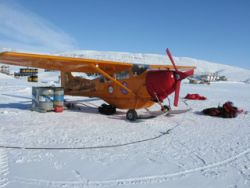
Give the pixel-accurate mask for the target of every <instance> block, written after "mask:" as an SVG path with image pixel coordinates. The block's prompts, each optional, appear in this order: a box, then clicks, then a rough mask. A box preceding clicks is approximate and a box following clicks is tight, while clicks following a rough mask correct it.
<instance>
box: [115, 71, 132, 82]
mask: <svg viewBox="0 0 250 188" xmlns="http://www.w3.org/2000/svg"><path fill="white" fill-rule="evenodd" d="M115 78H116V79H117V80H124V79H128V78H129V71H122V72H118V73H115Z"/></svg>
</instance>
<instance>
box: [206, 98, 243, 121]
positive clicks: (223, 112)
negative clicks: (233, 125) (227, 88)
mask: <svg viewBox="0 0 250 188" xmlns="http://www.w3.org/2000/svg"><path fill="white" fill-rule="evenodd" d="M202 112H203V114H205V115H209V116H217V117H222V118H235V117H237V115H238V114H240V113H242V112H243V110H239V109H238V108H237V107H235V106H234V105H233V103H232V102H231V101H228V102H225V103H224V104H223V106H218V107H217V108H207V109H204V110H203V111H202Z"/></svg>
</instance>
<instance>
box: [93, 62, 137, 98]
mask: <svg viewBox="0 0 250 188" xmlns="http://www.w3.org/2000/svg"><path fill="white" fill-rule="evenodd" d="M92 66H93V68H94V69H96V71H97V72H98V73H100V74H102V75H103V76H104V77H106V78H108V79H110V80H112V81H113V82H114V83H115V84H117V85H118V86H120V87H121V88H123V89H125V90H126V91H127V92H129V93H131V94H132V95H134V96H135V93H134V92H133V91H131V90H130V89H129V88H127V87H126V86H124V85H123V84H122V83H121V82H119V81H118V80H116V79H114V78H113V77H112V76H110V75H109V74H108V73H106V72H105V71H103V70H102V69H100V68H99V67H98V65H96V66H94V65H92Z"/></svg>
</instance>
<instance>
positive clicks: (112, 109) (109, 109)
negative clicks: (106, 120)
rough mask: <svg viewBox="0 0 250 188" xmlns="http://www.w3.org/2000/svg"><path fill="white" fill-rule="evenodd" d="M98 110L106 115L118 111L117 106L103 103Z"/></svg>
mask: <svg viewBox="0 0 250 188" xmlns="http://www.w3.org/2000/svg"><path fill="white" fill-rule="evenodd" d="M98 111H99V112H100V113H101V114H104V115H113V114H115V113H116V108H115V107H114V106H112V105H108V104H102V105H101V106H100V107H98Z"/></svg>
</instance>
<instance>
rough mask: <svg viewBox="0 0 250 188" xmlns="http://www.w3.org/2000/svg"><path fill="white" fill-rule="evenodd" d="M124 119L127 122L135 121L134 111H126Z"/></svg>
mask: <svg viewBox="0 0 250 188" xmlns="http://www.w3.org/2000/svg"><path fill="white" fill-rule="evenodd" d="M126 118H127V120H129V121H135V120H136V119H137V118H138V116H137V113H136V111H135V110H128V112H127V115H126Z"/></svg>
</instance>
